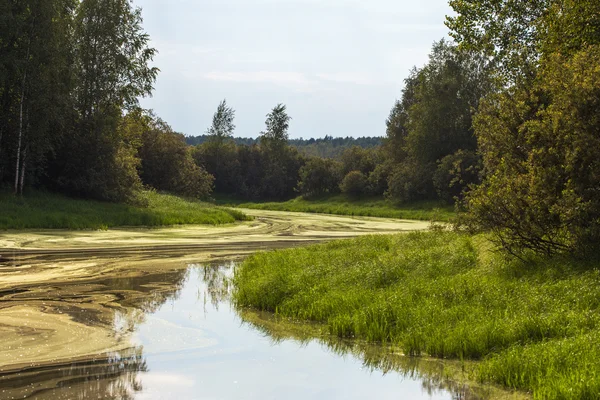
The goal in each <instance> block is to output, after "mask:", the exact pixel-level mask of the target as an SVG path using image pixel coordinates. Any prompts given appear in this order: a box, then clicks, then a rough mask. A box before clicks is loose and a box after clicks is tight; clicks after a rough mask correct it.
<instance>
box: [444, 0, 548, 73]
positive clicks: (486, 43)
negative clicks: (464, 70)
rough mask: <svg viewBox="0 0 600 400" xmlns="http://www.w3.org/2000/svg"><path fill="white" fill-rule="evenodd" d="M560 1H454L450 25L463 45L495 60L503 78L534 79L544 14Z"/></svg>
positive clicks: (451, 1) (496, 67)
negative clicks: (453, 14) (453, 13)
mask: <svg viewBox="0 0 600 400" xmlns="http://www.w3.org/2000/svg"><path fill="white" fill-rule="evenodd" d="M552 2H556V0H500V1H498V0H450V6H451V7H452V8H453V9H454V11H455V13H456V15H455V16H449V17H447V18H446V25H447V26H448V28H450V36H452V37H453V38H454V39H455V40H456V42H457V43H459V44H460V46H461V47H462V48H464V49H466V50H468V51H474V52H477V53H480V54H482V55H483V56H485V57H488V58H490V59H491V60H492V64H493V65H494V68H495V70H496V71H497V72H498V73H499V76H500V77H501V78H502V80H503V81H508V82H517V81H522V80H531V79H533V77H534V75H535V70H536V66H537V61H538V59H539V56H540V51H541V49H540V47H541V46H540V39H541V37H542V36H543V31H544V27H543V26H544V21H543V18H544V15H545V14H546V11H547V10H548V7H549V5H550V4H551V3H552Z"/></svg>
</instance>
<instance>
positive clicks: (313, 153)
mask: <svg viewBox="0 0 600 400" xmlns="http://www.w3.org/2000/svg"><path fill="white" fill-rule="evenodd" d="M209 139H210V136H208V135H200V136H186V138H185V140H186V142H187V144H188V145H190V146H197V145H200V144H204V143H206V142H208V141H209ZM232 141H233V142H234V143H235V144H237V145H238V146H242V145H243V146H252V145H255V144H256V145H257V144H259V142H260V138H259V139H253V138H242V137H234V138H232ZM382 143H383V138H381V137H359V138H353V137H349V136H348V137H337V138H334V137H332V136H325V137H324V138H318V139H314V138H310V139H302V138H300V139H288V144H289V145H290V146H292V147H294V148H296V149H297V150H298V152H300V154H302V155H305V156H307V157H321V158H336V159H337V158H339V157H340V156H341V154H342V153H343V152H344V151H345V150H346V149H349V148H350V147H353V146H359V147H362V148H364V149H370V148H374V147H379V146H381V145H382Z"/></svg>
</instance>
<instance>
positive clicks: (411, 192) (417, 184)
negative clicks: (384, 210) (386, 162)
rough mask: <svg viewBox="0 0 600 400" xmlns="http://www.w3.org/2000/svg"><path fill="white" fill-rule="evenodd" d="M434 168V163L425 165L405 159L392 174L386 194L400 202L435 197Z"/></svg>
mask: <svg viewBox="0 0 600 400" xmlns="http://www.w3.org/2000/svg"><path fill="white" fill-rule="evenodd" d="M434 170H435V167H434V165H429V166H427V167H423V166H420V165H418V164H416V163H414V162H411V161H410V160H406V161H404V162H403V163H401V164H399V165H397V166H396V167H395V168H394V170H393V171H392V173H391V174H390V176H389V178H388V190H387V192H386V196H387V197H388V198H390V199H391V200H394V201H397V202H400V203H407V202H413V201H420V200H425V199H432V198H435V189H434V188H433V183H432V179H433V178H432V175H433V172H432V171H434Z"/></svg>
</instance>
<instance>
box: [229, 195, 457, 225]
mask: <svg viewBox="0 0 600 400" xmlns="http://www.w3.org/2000/svg"><path fill="white" fill-rule="evenodd" d="M220 203H223V204H235V206H236V207H241V208H252V209H257V210H275V211H294V212H306V213H320V214H336V215H356V216H365V217H382V218H399V219H414V220H421V221H431V220H435V221H445V222H448V221H451V220H452V219H453V218H454V215H455V213H454V208H453V207H450V206H448V205H445V204H440V203H439V202H432V201H428V202H416V203H409V204H402V205H401V206H398V205H396V204H394V203H391V202H390V201H387V200H384V199H383V198H381V197H376V198H364V197H363V198H356V197H349V196H346V195H335V196H325V197H316V198H315V197H312V198H310V199H306V198H304V197H298V198H296V199H293V200H289V201H285V202H280V203H246V202H235V201H233V202H232V201H231V200H230V199H228V200H221V201H220Z"/></svg>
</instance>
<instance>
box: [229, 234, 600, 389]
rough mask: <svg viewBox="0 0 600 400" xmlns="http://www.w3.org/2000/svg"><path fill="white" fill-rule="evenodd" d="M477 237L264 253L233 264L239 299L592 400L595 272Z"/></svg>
mask: <svg viewBox="0 0 600 400" xmlns="http://www.w3.org/2000/svg"><path fill="white" fill-rule="evenodd" d="M482 243H484V241H483V240H480V239H479V238H473V237H469V236H466V235H460V234H456V233H448V232H445V233H411V234H403V235H396V236H368V237H362V238H358V239H353V240H347V241H335V242H331V243H328V244H323V245H317V246H312V247H309V248H302V249H290V250H282V251H275V252H269V253H259V254H256V255H254V256H251V257H250V258H248V259H247V260H246V261H244V262H243V264H242V265H241V267H240V268H238V269H237V270H236V275H235V277H234V282H235V285H236V289H235V292H234V298H235V301H236V304H237V305H238V306H239V307H253V308H258V309H261V310H268V311H272V312H276V313H277V314H278V315H281V316H284V317H290V318H294V319H301V320H310V321H315V322H319V323H322V324H325V325H326V326H327V327H328V328H329V331H330V333H331V334H332V335H337V336H339V337H343V338H356V339H363V340H367V341H372V342H383V343H388V344H391V345H394V346H398V347H400V349H401V350H402V351H403V352H404V353H405V354H411V355H420V354H421V355H422V354H427V355H431V356H435V357H440V358H458V359H476V360H483V361H482V363H480V364H479V365H476V366H475V368H474V370H473V371H472V373H473V374H474V376H475V377H476V378H478V379H479V380H481V381H484V382H494V383H500V384H503V385H506V386H509V387H512V388H517V389H522V390H528V391H532V392H533V395H534V397H536V398H545V399H546V398H547V399H552V398H556V399H579V398H593V397H594V396H595V394H597V388H598V376H600V374H599V372H600V364H598V363H597V357H598V355H599V354H600V345H599V343H600V342H599V341H598V340H597V339H598V335H599V334H600V317H599V315H600V313H598V311H600V310H599V308H600V302H599V301H598V296H597V293H598V291H599V290H600V273H599V272H598V270H597V269H593V268H590V266H589V265H585V264H581V263H578V262H576V261H573V260H572V259H560V260H555V261H554V262H548V261H547V260H531V261H528V262H527V263H525V264H524V263H522V262H521V261H519V260H512V261H507V260H506V259H505V258H503V257H501V256H500V255H498V254H494V253H492V252H490V251H489V250H486V249H484V248H483V247H482V245H481V244H482Z"/></svg>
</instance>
